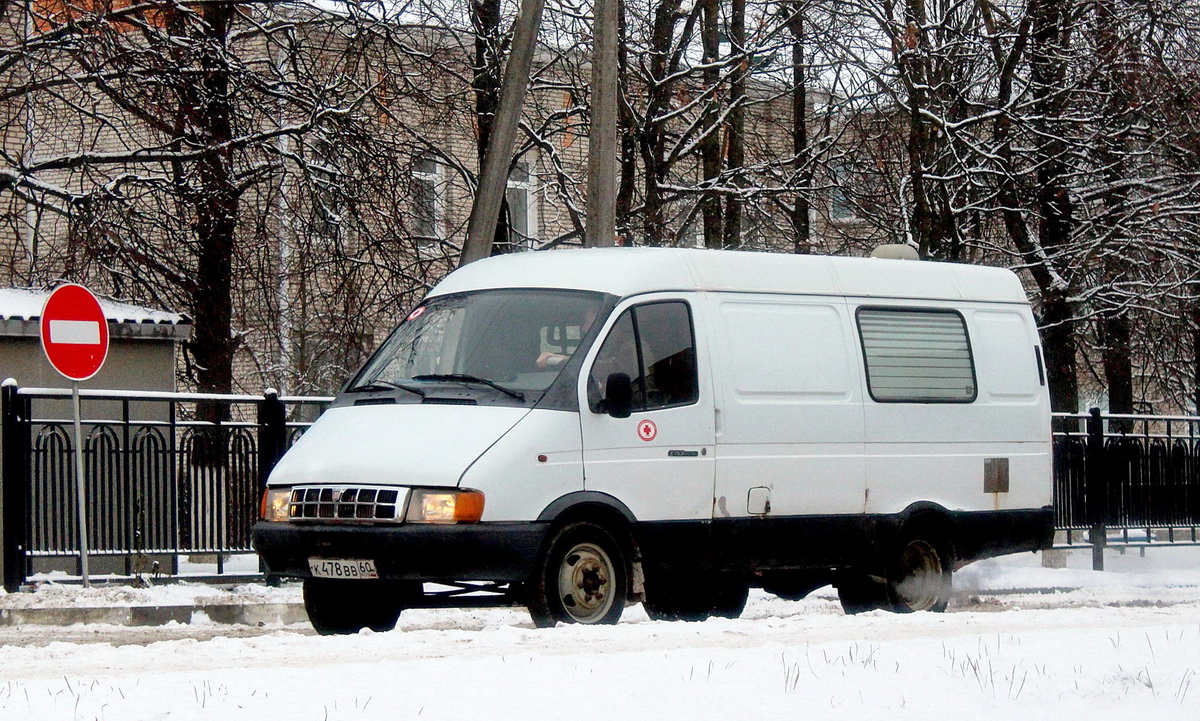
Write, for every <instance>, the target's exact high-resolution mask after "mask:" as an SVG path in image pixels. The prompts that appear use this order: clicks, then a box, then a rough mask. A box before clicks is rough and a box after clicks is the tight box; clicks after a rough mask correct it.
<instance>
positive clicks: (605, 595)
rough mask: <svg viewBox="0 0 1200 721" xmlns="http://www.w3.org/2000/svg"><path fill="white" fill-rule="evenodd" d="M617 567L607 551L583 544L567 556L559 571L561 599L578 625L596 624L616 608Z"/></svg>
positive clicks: (578, 545) (568, 552)
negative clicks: (614, 605)
mask: <svg viewBox="0 0 1200 721" xmlns="http://www.w3.org/2000/svg"><path fill="white" fill-rule="evenodd" d="M614 584H615V580H614V573H613V563H612V559H611V558H609V555H608V554H607V553H606V552H605V551H604V549H603V548H601V547H599V546H597V545H595V544H593V543H579V544H576V545H575V546H573V547H572V548H571V550H570V551H567V553H566V554H564V555H563V560H562V564H561V565H560V566H559V568H558V597H559V599H561V601H562V607H563V611H565V612H566V614H567V616H569V617H570V619H571V620H572V621H575V622H576V623H596V622H598V621H600V620H602V619H603V618H604V617H605V615H607V614H608V611H609V609H611V608H612V605H613V600H614V599H613V596H614V593H613V586H614Z"/></svg>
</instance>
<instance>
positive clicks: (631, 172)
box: [617, 0, 638, 245]
mask: <svg viewBox="0 0 1200 721" xmlns="http://www.w3.org/2000/svg"><path fill="white" fill-rule="evenodd" d="M617 32H618V37H617V73H618V77H619V78H620V84H621V86H620V97H619V98H618V101H617V102H618V106H617V111H618V115H617V126H618V128H619V129H620V130H619V132H620V136H621V138H620V143H621V149H620V156H619V161H618V162H620V164H621V177H620V178H619V179H618V181H617V241H618V242H619V243H621V244H622V245H632V244H633V226H632V225H631V224H630V220H631V217H630V216H631V214H632V213H631V211H632V209H633V191H634V188H635V186H636V184H637V149H638V136H637V126H636V123H635V121H634V117H633V112H632V110H631V109H630V107H629V93H630V89H629V86H628V84H627V82H626V78H628V77H629V70H628V68H629V49H628V48H627V47H626V36H627V32H628V28H627V26H626V22H625V2H624V0H622V2H621V3H620V5H619V6H618V9H617Z"/></svg>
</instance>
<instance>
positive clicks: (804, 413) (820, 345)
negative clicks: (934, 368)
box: [709, 293, 864, 518]
mask: <svg viewBox="0 0 1200 721" xmlns="http://www.w3.org/2000/svg"><path fill="white" fill-rule="evenodd" d="M709 308H710V309H711V311H712V314H713V316H714V326H715V327H714V329H713V331H714V334H713V337H715V338H721V339H722V342H719V343H716V344H715V345H716V346H717V349H716V355H717V357H718V359H719V360H718V361H717V363H716V364H715V365H714V369H715V372H714V374H713V375H714V376H715V377H716V378H719V379H720V381H719V385H720V387H721V388H722V394H721V398H722V402H721V405H720V418H721V424H720V428H719V435H718V439H717V490H716V504H715V509H714V515H715V516H716V517H719V518H720V517H739V516H747V515H773V516H779V515H794V514H799V513H847V512H862V508H863V473H864V458H863V404H862V390H861V387H860V385H859V383H858V379H857V375H858V366H859V362H858V360H857V358H858V353H857V351H856V350H855V347H854V342H853V338H852V337H851V334H850V333H849V317H848V315H847V311H846V304H845V302H844V301H843V300H841V299H838V298H829V297H809V296H780V295H766V294H757V293H745V294H733V293H713V294H710V298H709ZM755 488H758V489H761V488H765V489H767V490H766V491H765V492H764V491H761V490H760V491H758V492H757V494H756V495H758V496H761V497H764V498H766V499H767V500H769V502H770V503H769V510H768V509H767V508H766V507H764V506H763V505H762V504H761V503H756V504H755V506H756V508H754V509H752V508H751V505H750V504H751V502H750V498H751V489H755Z"/></svg>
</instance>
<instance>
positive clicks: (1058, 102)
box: [1029, 0, 1080, 413]
mask: <svg viewBox="0 0 1200 721" xmlns="http://www.w3.org/2000/svg"><path fill="white" fill-rule="evenodd" d="M1067 1H1068V0H1031V4H1030V9H1029V14H1030V18H1031V25H1030V27H1031V35H1030V37H1031V40H1032V42H1031V57H1030V66H1031V68H1030V80H1031V83H1030V84H1031V85H1032V91H1033V94H1034V103H1033V104H1034V112H1035V114H1036V116H1037V117H1038V120H1037V121H1036V122H1037V123H1038V125H1039V126H1040V127H1038V128H1037V130H1038V132H1037V135H1036V138H1037V140H1036V141H1035V147H1034V153H1033V154H1034V161H1035V163H1036V165H1037V174H1036V177H1037V197H1036V199H1035V205H1034V208H1035V212H1036V213H1037V215H1038V218H1039V222H1038V245H1039V246H1040V247H1039V248H1038V255H1039V256H1040V257H1041V259H1040V260H1039V261H1038V262H1039V263H1043V264H1048V263H1051V262H1052V261H1050V260H1049V258H1051V257H1053V256H1054V255H1055V254H1056V253H1057V252H1058V251H1059V250H1060V249H1062V248H1063V247H1064V246H1066V245H1067V244H1069V243H1070V242H1071V234H1072V231H1073V229H1074V219H1073V214H1072V206H1071V197H1070V192H1069V189H1068V188H1067V184H1066V173H1067V170H1066V160H1065V155H1066V147H1065V142H1064V140H1063V139H1062V137H1061V135H1060V133H1061V131H1062V126H1063V124H1064V115H1065V113H1066V88H1065V87H1064V84H1065V82H1066V63H1067V59H1066V58H1067V48H1068V46H1069V36H1070V27H1069V25H1068V24H1067V21H1066V17H1065V12H1064V7H1065V3H1066V2H1067ZM1056 270H1059V271H1061V272H1055V273H1053V274H1050V273H1049V272H1047V277H1046V279H1045V282H1046V284H1047V286H1046V287H1044V288H1042V303H1041V305H1042V324H1043V327H1044V331H1043V337H1042V343H1043V345H1044V346H1045V349H1046V366H1047V370H1048V372H1049V374H1050V402H1051V406H1052V407H1053V409H1054V410H1056V411H1065V412H1069V413H1077V412H1078V411H1079V410H1080V409H1079V379H1078V377H1077V366H1076V359H1075V355H1076V351H1077V347H1076V339H1075V322H1076V320H1075V317H1074V315H1075V314H1074V310H1073V308H1072V307H1071V304H1070V301H1069V300H1068V298H1069V294H1070V290H1071V289H1070V285H1069V283H1070V280H1069V278H1068V277H1065V272H1066V269H1056Z"/></svg>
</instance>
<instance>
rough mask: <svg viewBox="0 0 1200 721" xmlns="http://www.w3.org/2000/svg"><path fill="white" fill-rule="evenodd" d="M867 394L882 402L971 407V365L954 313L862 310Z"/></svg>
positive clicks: (860, 324) (964, 329)
mask: <svg viewBox="0 0 1200 721" xmlns="http://www.w3.org/2000/svg"><path fill="white" fill-rule="evenodd" d="M858 332H859V335H860V336H861V338H862V347H863V358H864V359H865V361H866V365H867V389H868V390H869V391H870V393H871V398H873V399H874V400H876V401H878V402H881V403H888V402H891V403H970V402H971V401H973V400H975V396H976V383H975V364H974V361H973V359H972V358H971V342H970V339H969V338H968V337H967V326H966V323H965V322H964V321H963V317H962V316H961V315H959V314H958V313H957V312H955V311H952V310H932V309H912V308H861V309H859V311H858Z"/></svg>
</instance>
